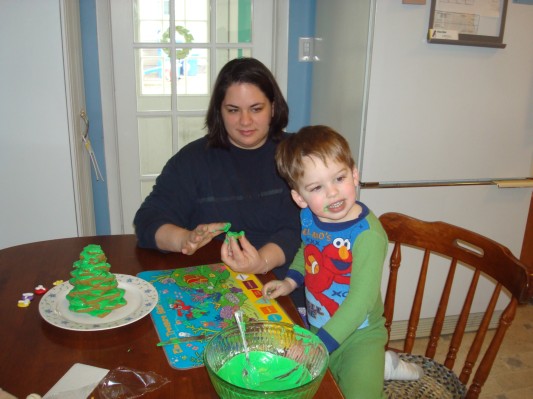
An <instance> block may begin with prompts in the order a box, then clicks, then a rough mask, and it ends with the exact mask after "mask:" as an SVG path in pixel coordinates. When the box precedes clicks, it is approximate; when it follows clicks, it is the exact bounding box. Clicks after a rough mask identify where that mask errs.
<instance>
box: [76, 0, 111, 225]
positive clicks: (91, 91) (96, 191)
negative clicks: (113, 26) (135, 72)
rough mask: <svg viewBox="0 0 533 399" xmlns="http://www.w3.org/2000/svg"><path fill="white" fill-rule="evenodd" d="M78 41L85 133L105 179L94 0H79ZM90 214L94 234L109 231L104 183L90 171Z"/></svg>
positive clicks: (105, 184) (105, 186)
mask: <svg viewBox="0 0 533 399" xmlns="http://www.w3.org/2000/svg"><path fill="white" fill-rule="evenodd" d="M80 22H81V44H82V52H83V74H84V85H85V101H86V108H87V115H89V118H90V120H89V125H90V130H89V137H90V139H91V145H92V147H93V150H94V153H95V155H96V159H97V161H98V165H99V167H100V171H101V173H102V175H103V176H104V180H106V168H105V158H104V134H103V129H102V102H101V96H100V70H99V68H98V42H97V37H96V3H95V0H80ZM92 185H93V201H94V214H95V219H96V220H95V222H96V234H97V235H106V234H110V233H111V227H110V224H109V206H108V195H107V183H106V182H105V181H102V180H96V175H95V174H94V170H93V171H92Z"/></svg>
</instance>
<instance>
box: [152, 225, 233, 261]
mask: <svg viewBox="0 0 533 399" xmlns="http://www.w3.org/2000/svg"><path fill="white" fill-rule="evenodd" d="M225 226H226V223H208V224H199V225H198V226H196V228H195V229H194V230H187V229H184V228H182V227H179V226H175V225H172V224H164V225H163V226H161V227H160V228H159V229H158V230H157V232H156V233H155V240H156V243H157V247H158V248H159V249H162V250H164V251H172V252H181V253H183V254H185V255H192V254H194V253H195V252H196V251H197V250H198V249H200V248H202V247H203V246H204V245H206V244H208V243H209V242H210V241H211V240H212V239H213V238H214V237H216V236H218V235H219V234H220V233H222V232H224V227H225Z"/></svg>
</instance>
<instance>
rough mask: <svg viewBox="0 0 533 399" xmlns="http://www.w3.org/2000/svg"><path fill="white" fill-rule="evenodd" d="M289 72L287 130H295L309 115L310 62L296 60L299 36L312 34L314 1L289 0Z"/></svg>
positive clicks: (313, 31) (308, 119) (304, 123)
mask: <svg viewBox="0 0 533 399" xmlns="http://www.w3.org/2000/svg"><path fill="white" fill-rule="evenodd" d="M289 7H290V8H289V65H288V69H289V74H288V78H287V80H288V87H287V102H288V103H289V110H290V113H289V126H288V127H287V131H289V132H296V131H297V130H298V129H300V128H301V127H302V126H305V125H308V124H309V121H310V115H311V83H312V82H311V79H312V72H313V68H312V66H313V64H312V63H310V62H299V61H298V38H300V37H312V36H314V34H315V9H316V2H315V0H290V3H289Z"/></svg>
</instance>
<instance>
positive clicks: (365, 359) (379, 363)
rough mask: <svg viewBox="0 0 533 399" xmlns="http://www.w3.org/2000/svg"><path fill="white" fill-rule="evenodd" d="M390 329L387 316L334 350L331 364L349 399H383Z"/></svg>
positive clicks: (334, 375) (333, 372) (331, 355)
mask: <svg viewBox="0 0 533 399" xmlns="http://www.w3.org/2000/svg"><path fill="white" fill-rule="evenodd" d="M386 343H387V330H386V329H385V327H384V319H381V321H380V322H377V323H376V322H374V323H371V324H370V326H368V327H366V328H363V329H361V330H357V331H355V332H354V333H353V334H352V335H351V336H349V337H348V339H347V340H346V341H344V342H343V343H342V345H341V346H340V347H338V348H337V349H336V350H335V351H333V353H331V354H330V360H329V368H330V370H331V373H332V374H333V377H334V378H335V380H336V381H337V384H338V385H339V387H340V389H341V391H342V393H343V395H344V397H345V398H346V399H359V398H361V399H381V398H386V396H385V395H384V393H383V375H384V368H385V344H386Z"/></svg>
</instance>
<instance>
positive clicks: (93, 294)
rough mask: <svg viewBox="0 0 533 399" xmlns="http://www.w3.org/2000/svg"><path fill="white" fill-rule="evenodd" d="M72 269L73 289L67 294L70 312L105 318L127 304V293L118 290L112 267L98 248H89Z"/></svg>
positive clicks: (93, 245)
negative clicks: (111, 270) (125, 294)
mask: <svg viewBox="0 0 533 399" xmlns="http://www.w3.org/2000/svg"><path fill="white" fill-rule="evenodd" d="M73 266H74V270H73V271H72V272H71V273H70V275H71V276H72V278H71V279H70V280H69V282H70V284H72V286H73V287H74V288H72V290H71V291H70V292H69V293H68V294H67V300H68V301H69V304H70V305H69V309H70V310H71V311H73V312H79V313H88V314H90V315H92V316H98V317H105V316H107V315H108V314H109V313H110V312H111V311H112V310H113V309H116V308H119V307H121V306H124V305H125V304H126V300H125V299H124V290H123V289H122V288H118V282H117V278H116V276H115V275H114V274H113V273H110V271H109V269H110V268H111V265H110V264H109V263H107V258H106V256H105V254H104V252H103V251H102V248H101V247H100V246H99V245H95V244H91V245H88V246H86V247H85V248H84V249H83V251H82V252H81V254H80V259H79V260H78V261H76V262H74V265H73Z"/></svg>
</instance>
